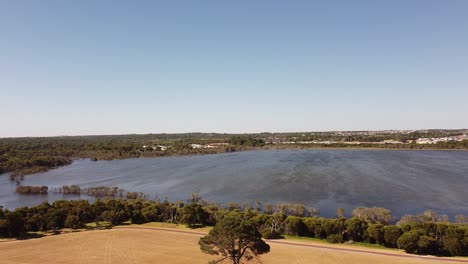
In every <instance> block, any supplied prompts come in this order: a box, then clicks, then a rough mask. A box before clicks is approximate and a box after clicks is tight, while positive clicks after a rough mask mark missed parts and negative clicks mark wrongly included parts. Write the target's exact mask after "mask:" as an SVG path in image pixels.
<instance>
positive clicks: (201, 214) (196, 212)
mask: <svg viewBox="0 0 468 264" xmlns="http://www.w3.org/2000/svg"><path fill="white" fill-rule="evenodd" d="M207 218H208V216H207V213H206V212H205V210H203V207H202V206H201V205H199V204H197V203H191V204H188V205H186V206H184V208H183V209H182V217H181V219H180V221H181V222H182V223H184V224H187V225H188V226H189V227H194V226H196V225H201V226H203V225H205V223H206V219H207Z"/></svg>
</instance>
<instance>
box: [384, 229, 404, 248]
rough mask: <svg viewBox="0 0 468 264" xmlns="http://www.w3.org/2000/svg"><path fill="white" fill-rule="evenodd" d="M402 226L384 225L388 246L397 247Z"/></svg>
mask: <svg viewBox="0 0 468 264" xmlns="http://www.w3.org/2000/svg"><path fill="white" fill-rule="evenodd" d="M402 233H403V232H402V231H401V228H400V227H398V226H394V225H389V226H384V240H385V245H386V246H387V247H393V248H394V247H397V240H398V238H400V236H401V234H402Z"/></svg>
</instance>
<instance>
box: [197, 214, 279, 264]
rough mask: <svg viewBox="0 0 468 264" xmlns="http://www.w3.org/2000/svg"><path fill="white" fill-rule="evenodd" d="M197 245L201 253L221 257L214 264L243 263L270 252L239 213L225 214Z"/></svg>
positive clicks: (257, 233) (250, 224)
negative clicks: (223, 262) (221, 263)
mask: <svg viewBox="0 0 468 264" xmlns="http://www.w3.org/2000/svg"><path fill="white" fill-rule="evenodd" d="M198 244H199V245H200V249H201V251H202V252H204V253H206V254H210V255H220V256H221V259H219V260H217V261H215V263H218V262H221V261H223V260H225V259H229V260H231V261H232V263H234V264H240V263H245V262H248V261H250V260H252V259H253V258H255V257H257V256H258V255H260V254H265V253H268V252H269V251H270V246H269V245H268V244H267V243H265V242H264V241H263V240H262V238H261V235H260V233H259V232H258V230H257V227H256V226H255V225H254V224H253V223H252V221H251V220H250V219H246V218H245V217H244V214H243V213H240V212H231V213H229V214H227V215H226V216H225V217H224V218H223V219H221V220H220V221H219V222H218V223H217V224H216V225H215V226H214V227H213V229H212V230H211V231H210V232H209V233H208V235H207V236H204V237H202V238H200V241H199V242H198ZM244 260H245V262H243V261H244Z"/></svg>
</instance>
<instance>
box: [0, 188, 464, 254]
mask: <svg viewBox="0 0 468 264" xmlns="http://www.w3.org/2000/svg"><path fill="white" fill-rule="evenodd" d="M232 213H234V214H240V215H241V216H242V219H244V220H246V221H248V223H249V224H252V225H253V226H255V228H256V230H257V231H258V232H259V233H260V234H261V235H262V237H263V238H268V239H276V238H281V237H282V236H284V235H288V236H302V237H311V238H316V239H320V240H324V241H328V242H330V243H359V242H365V243H371V244H376V245H381V246H385V247H388V248H400V249H404V250H405V251H406V252H408V253H413V254H431V255H439V256H468V217H467V216H457V217H456V222H448V220H449V219H448V217H446V216H444V215H438V214H437V213H435V212H433V211H426V212H424V213H423V214H421V215H417V216H409V215H407V216H404V217H402V218H401V219H400V220H399V221H398V222H396V220H395V219H394V218H393V216H392V215H391V213H390V211H389V210H387V209H385V208H357V209H355V210H354V211H353V212H352V217H350V218H347V217H345V216H344V211H343V210H341V209H339V210H337V217H336V218H324V217H319V216H318V210H317V209H314V208H306V207H305V206H303V205H300V204H279V205H262V204H261V203H256V204H255V206H250V205H240V204H236V203H229V204H227V205H224V206H223V205H220V204H214V203H209V202H206V201H204V200H202V199H200V197H199V196H197V195H193V196H192V198H191V199H190V200H188V201H187V202H185V203H184V202H181V201H179V202H169V201H167V200H164V201H160V200H156V201H149V200H142V199H105V200H100V199H98V200H97V201H96V202H94V203H89V202H88V201H85V200H74V201H56V202H54V203H53V204H49V203H42V204H40V205H38V206H34V207H22V208H17V209H16V210H14V211H9V210H6V209H0V237H22V236H25V235H26V234H27V233H28V232H37V231H49V230H58V229H61V228H64V227H67V228H81V227H83V226H85V225H86V224H87V223H92V222H95V223H100V222H102V221H107V222H109V223H110V224H111V225H119V224H123V223H126V222H128V221H130V222H131V223H134V224H142V223H148V222H168V223H182V224H186V225H187V226H189V227H191V228H196V227H202V226H215V225H216V224H217V223H219V222H220V221H222V219H224V218H225V217H226V216H227V215H229V214H232Z"/></svg>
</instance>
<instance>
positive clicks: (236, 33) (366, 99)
mask: <svg viewBox="0 0 468 264" xmlns="http://www.w3.org/2000/svg"><path fill="white" fill-rule="evenodd" d="M0 100H1V108H2V109H1V110H2V111H1V114H0V137H6V136H53V135H83V134H123V133H160V132H193V131H201V132H260V131H323V130H375V129H419V128H466V127H468V1H463V0H460V1H455V0H448V1H443V0H438V1H430V0H420V1H417V0H401V1H397V0H391V1H374V0H369V1H347V0H343V1H321V2H318V1H251V0H247V1H218V0H213V1H188V0H187V1H177V0H175V1H94V0H89V1H85V0H80V1H61V0H60V1H59V0H58V1H47V0H43V1H35V0H32V1H23V0H14V1H7V0H4V1H2V0H0Z"/></svg>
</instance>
